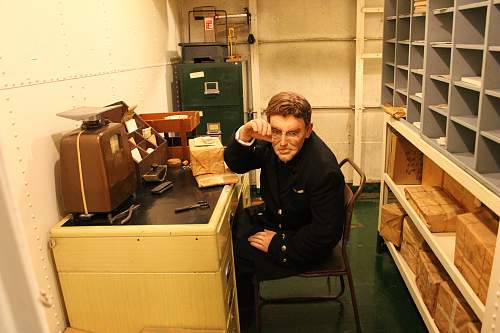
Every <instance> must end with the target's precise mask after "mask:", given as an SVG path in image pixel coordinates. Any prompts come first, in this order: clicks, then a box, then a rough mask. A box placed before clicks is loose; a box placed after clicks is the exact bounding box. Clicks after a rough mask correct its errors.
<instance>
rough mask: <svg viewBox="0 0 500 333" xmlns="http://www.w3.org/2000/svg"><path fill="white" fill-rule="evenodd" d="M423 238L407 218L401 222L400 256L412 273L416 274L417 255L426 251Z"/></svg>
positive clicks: (426, 247)
mask: <svg viewBox="0 0 500 333" xmlns="http://www.w3.org/2000/svg"><path fill="white" fill-rule="evenodd" d="M427 249H428V246H427V243H426V242H425V240H424V238H423V237H422V235H420V233H419V232H418V230H417V228H416V227H415V225H414V224H413V222H412V221H411V219H410V218H409V217H408V216H405V218H404V220H403V241H402V242H401V251H400V252H401V256H402V257H403V258H404V259H405V261H406V264H407V265H408V266H409V267H410V269H411V270H412V272H413V273H417V260H418V253H419V252H420V251H421V250H427Z"/></svg>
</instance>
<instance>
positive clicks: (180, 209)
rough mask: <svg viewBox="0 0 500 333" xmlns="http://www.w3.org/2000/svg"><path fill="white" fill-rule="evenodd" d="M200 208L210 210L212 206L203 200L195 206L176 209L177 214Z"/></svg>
mask: <svg viewBox="0 0 500 333" xmlns="http://www.w3.org/2000/svg"><path fill="white" fill-rule="evenodd" d="M198 207H200V208H208V207H210V205H209V204H208V202H207V201H206V200H201V201H198V202H197V203H195V204H193V205H189V206H184V207H180V208H176V209H175V213H180V212H184V211H186V210H190V209H195V208H198Z"/></svg>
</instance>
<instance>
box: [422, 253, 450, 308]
mask: <svg viewBox="0 0 500 333" xmlns="http://www.w3.org/2000/svg"><path fill="white" fill-rule="evenodd" d="M447 280H449V277H448V275H447V274H446V271H445V270H444V268H443V267H442V266H441V264H440V263H439V260H438V259H437V258H436V257H435V256H434V254H432V252H428V251H420V252H419V253H418V261H417V273H416V283H417V288H418V290H419V291H420V294H421V295H422V298H423V300H424V303H425V306H426V307H427V309H428V310H429V313H430V314H431V316H432V318H434V316H435V312H436V303H437V297H438V291H439V286H440V285H441V283H443V282H445V281H447Z"/></svg>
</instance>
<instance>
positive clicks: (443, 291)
mask: <svg viewBox="0 0 500 333" xmlns="http://www.w3.org/2000/svg"><path fill="white" fill-rule="evenodd" d="M477 321H478V319H477V318H476V316H475V315H474V312H473V311H472V309H471V308H470V307H469V305H468V304H467V302H466V301H465V299H464V298H463V297H462V295H461V294H460V292H459V291H458V289H457V288H456V287H455V286H454V285H453V284H452V283H451V282H443V283H441V285H440V286H439V291H438V296H437V302H436V315H435V317H434V322H435V323H436V326H437V327H438V329H439V331H440V332H462V330H460V328H461V327H465V325H466V324H467V323H470V322H477Z"/></svg>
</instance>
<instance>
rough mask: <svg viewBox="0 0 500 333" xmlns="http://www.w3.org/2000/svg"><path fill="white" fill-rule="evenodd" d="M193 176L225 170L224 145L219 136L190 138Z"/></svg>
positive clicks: (218, 172) (219, 172)
mask: <svg viewBox="0 0 500 333" xmlns="http://www.w3.org/2000/svg"><path fill="white" fill-rule="evenodd" d="M189 152H190V159H191V169H192V171H193V176H195V177H196V176H198V175H204V174H221V173H224V172H225V166H224V147H223V146H222V144H221V142H220V140H219V139H218V138H213V137H207V136H205V137H199V138H195V139H190V140H189Z"/></svg>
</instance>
